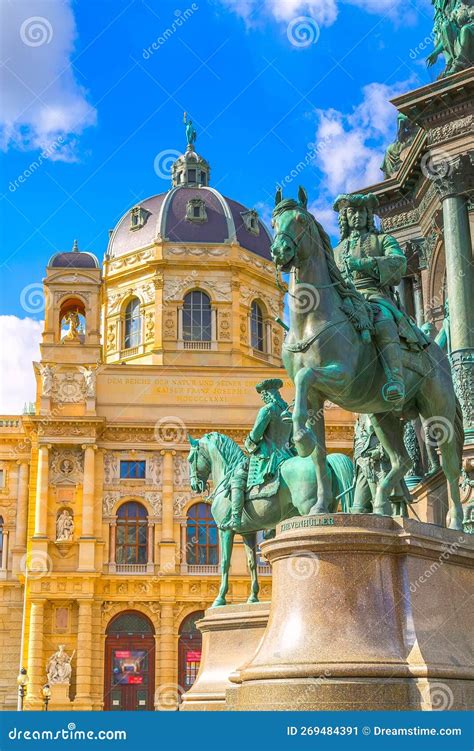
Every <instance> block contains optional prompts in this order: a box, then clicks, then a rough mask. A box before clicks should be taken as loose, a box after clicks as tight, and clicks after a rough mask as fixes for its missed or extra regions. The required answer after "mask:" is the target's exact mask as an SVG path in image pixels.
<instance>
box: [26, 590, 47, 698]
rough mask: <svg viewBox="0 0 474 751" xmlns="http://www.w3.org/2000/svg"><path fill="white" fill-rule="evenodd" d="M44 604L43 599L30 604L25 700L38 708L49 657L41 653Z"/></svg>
mask: <svg viewBox="0 0 474 751" xmlns="http://www.w3.org/2000/svg"><path fill="white" fill-rule="evenodd" d="M44 605H45V603H44V601H39V602H38V601H36V602H35V601H32V602H31V605H30V622H29V633H28V662H27V672H28V693H27V702H28V704H29V705H30V706H32V708H34V709H39V707H40V705H41V703H42V700H41V688H42V686H44V684H45V683H46V661H47V657H49V655H47V656H46V657H45V655H44V654H43V631H44ZM35 705H36V706H35Z"/></svg>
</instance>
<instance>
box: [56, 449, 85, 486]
mask: <svg viewBox="0 0 474 751" xmlns="http://www.w3.org/2000/svg"><path fill="white" fill-rule="evenodd" d="M83 472H84V455H83V453H82V451H81V449H79V448H58V447H56V446H55V447H53V448H52V449H51V454H50V460H49V484H50V485H76V484H77V483H78V482H80V481H82V475H83Z"/></svg>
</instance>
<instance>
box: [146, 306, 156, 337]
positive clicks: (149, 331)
mask: <svg viewBox="0 0 474 751" xmlns="http://www.w3.org/2000/svg"><path fill="white" fill-rule="evenodd" d="M154 335H155V316H154V313H153V311H152V310H150V311H148V313H147V314H146V316H145V341H146V342H151V341H153V337H154Z"/></svg>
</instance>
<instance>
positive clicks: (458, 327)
mask: <svg viewBox="0 0 474 751" xmlns="http://www.w3.org/2000/svg"><path fill="white" fill-rule="evenodd" d="M448 167H449V169H448V173H447V174H446V175H439V176H438V177H436V178H435V184H436V188H437V190H438V193H439V195H440V197H441V201H442V205H443V225H444V228H443V233H444V245H445V254H446V278H447V291H448V301H449V321H450V324H449V325H450V332H451V367H452V373H453V380H454V386H455V389H456V393H457V396H458V399H459V401H460V403H461V407H462V411H463V417H464V431H465V436H466V442H467V443H474V406H473V399H472V395H473V390H474V306H473V304H472V290H473V289H474V264H473V259H472V241H471V234H470V229H469V214H468V205H467V196H468V194H469V193H470V192H471V191H472V187H473V177H472V174H473V168H472V164H471V160H470V158H469V156H468V155H467V154H466V155H463V156H461V157H460V158H459V159H457V160H455V161H453V162H451V163H450V164H449V165H448Z"/></svg>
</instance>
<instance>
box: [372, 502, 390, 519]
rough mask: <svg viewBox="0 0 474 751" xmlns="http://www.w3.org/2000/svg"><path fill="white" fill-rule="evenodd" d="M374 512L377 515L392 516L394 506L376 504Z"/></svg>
mask: <svg viewBox="0 0 474 751" xmlns="http://www.w3.org/2000/svg"><path fill="white" fill-rule="evenodd" d="M373 513H374V514H375V515H376V516H392V507H391V505H390V504H384V505H382V506H374V510H373Z"/></svg>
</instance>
